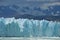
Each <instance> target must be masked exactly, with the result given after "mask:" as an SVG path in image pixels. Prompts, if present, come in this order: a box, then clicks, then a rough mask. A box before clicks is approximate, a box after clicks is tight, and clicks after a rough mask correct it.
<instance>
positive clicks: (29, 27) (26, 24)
mask: <svg viewBox="0 0 60 40" xmlns="http://www.w3.org/2000/svg"><path fill="white" fill-rule="evenodd" d="M0 36H1V37H60V22H57V21H48V20H44V19H43V20H33V19H22V18H19V19H15V18H14V17H13V18H3V17H2V18H0Z"/></svg>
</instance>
